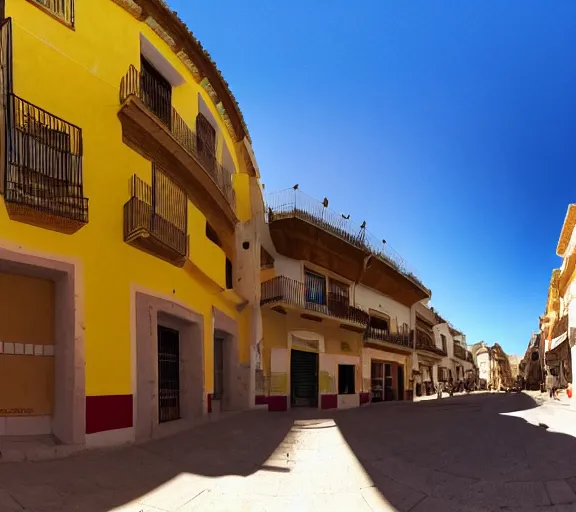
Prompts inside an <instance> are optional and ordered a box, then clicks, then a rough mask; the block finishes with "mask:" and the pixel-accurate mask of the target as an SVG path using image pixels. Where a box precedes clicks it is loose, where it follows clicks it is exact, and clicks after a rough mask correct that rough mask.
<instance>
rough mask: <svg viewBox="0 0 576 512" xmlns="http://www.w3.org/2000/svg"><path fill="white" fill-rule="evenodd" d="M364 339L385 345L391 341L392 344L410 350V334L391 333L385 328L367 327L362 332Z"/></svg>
mask: <svg viewBox="0 0 576 512" xmlns="http://www.w3.org/2000/svg"><path fill="white" fill-rule="evenodd" d="M364 341H365V342H368V343H374V344H376V345H383V346H387V344H388V343H391V344H392V345H398V346H399V347H402V348H403V349H407V350H412V342H411V340H410V335H408V334H399V333H391V332H389V331H388V330H386V329H376V328H374V327H368V328H367V329H366V332H365V333H364Z"/></svg>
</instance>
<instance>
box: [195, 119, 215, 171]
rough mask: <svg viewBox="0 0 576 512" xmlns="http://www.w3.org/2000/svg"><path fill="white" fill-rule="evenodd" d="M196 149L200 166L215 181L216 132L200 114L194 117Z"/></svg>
mask: <svg viewBox="0 0 576 512" xmlns="http://www.w3.org/2000/svg"><path fill="white" fill-rule="evenodd" d="M196 148H197V150H198V156H199V157H200V160H201V161H202V164H203V165H204V166H205V167H206V170H207V171H208V172H209V173H210V174H211V175H212V177H213V178H214V179H215V180H217V178H218V177H217V176H216V174H215V163H216V130H215V129H214V127H213V126H212V125H211V124H210V121H208V119H206V117H205V116H204V115H203V114H202V113H200V114H198V116H197V117H196Z"/></svg>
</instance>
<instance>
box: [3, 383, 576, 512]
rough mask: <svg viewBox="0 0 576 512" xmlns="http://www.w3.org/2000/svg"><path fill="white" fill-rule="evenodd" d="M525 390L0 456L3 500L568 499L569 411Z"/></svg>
mask: <svg viewBox="0 0 576 512" xmlns="http://www.w3.org/2000/svg"><path fill="white" fill-rule="evenodd" d="M535 405H536V404H535V403H534V401H533V399H532V398H530V397H529V396H528V395H526V394H520V395H512V394H484V395H480V394H478V395H470V396H455V397H453V398H450V399H442V400H431V401H425V402H420V403H392V404H390V403H385V404H379V405H373V406H370V407H365V408H362V409H356V410H350V411H341V412H335V413H334V412H325V413H319V412H318V411H298V412H297V413H275V414H271V413H267V412H266V411H253V412H248V413H243V414H239V415H236V416H233V417H230V418H228V419H226V420H222V421H220V422H217V423H212V424H208V425H205V426H203V427H200V428H198V429H196V430H193V431H191V432H188V433H186V434H183V435H179V436H176V437H171V438H168V439H164V440H160V441H156V442H152V443H149V444H146V445H142V446H138V447H132V448H125V449H120V450H112V451H105V452H98V453H96V452H92V453H88V454H83V455H79V456H76V457H73V458H69V459H63V460H56V461H48V462H37V463H1V464H0V511H1V512H17V511H18V512H21V511H22V510H26V511H28V512H55V511H59V512H60V511H62V512H69V511H82V512H96V511H98V512H102V511H108V510H122V511H126V512H140V511H143V512H158V511H159V510H160V511H163V510H165V511H180V512H192V511H202V512H205V511H206V512H208V511H228V510H229V511H283V510H286V511H288V510H291V511H292V510H294V511H298V512H303V511H317V510H329V511H334V510H351V511H354V512H368V511H372V510H401V511H408V510H410V511H413V512H434V511H441V512H449V511H468V510H469V511H486V510H488V511H491V510H534V511H536V510H537V511H546V510H553V511H568V510H576V494H575V492H576V438H574V437H572V436H570V435H567V434H565V433H562V432H569V431H574V435H576V410H575V409H572V408H570V406H569V405H566V404H563V403H558V402H556V403H550V402H548V401H546V402H545V403H544V405H542V406H540V407H535Z"/></svg>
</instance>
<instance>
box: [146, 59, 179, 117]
mask: <svg viewBox="0 0 576 512" xmlns="http://www.w3.org/2000/svg"><path fill="white" fill-rule="evenodd" d="M140 69H141V70H142V71H141V74H140V87H141V89H142V90H141V92H142V99H143V101H144V103H146V105H147V106H148V108H149V109H150V110H151V111H152V112H154V114H156V116H157V117H158V118H159V119H160V120H161V121H162V122H163V123H164V124H165V125H166V126H167V127H168V128H171V120H172V86H171V85H170V82H168V80H166V79H165V78H164V77H163V76H162V75H161V74H160V72H159V71H158V70H157V69H156V68H155V67H154V66H153V65H152V64H151V63H150V62H149V61H147V60H146V59H145V58H144V57H143V56H142V55H141V56H140Z"/></svg>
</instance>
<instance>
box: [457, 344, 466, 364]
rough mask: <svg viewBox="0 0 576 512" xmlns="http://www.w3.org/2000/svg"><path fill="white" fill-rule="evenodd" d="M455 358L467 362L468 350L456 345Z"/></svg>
mask: <svg viewBox="0 0 576 512" xmlns="http://www.w3.org/2000/svg"><path fill="white" fill-rule="evenodd" d="M454 357H457V358H458V359H461V360H462V361H466V349H465V348H464V347H463V346H462V345H460V344H459V343H454Z"/></svg>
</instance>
